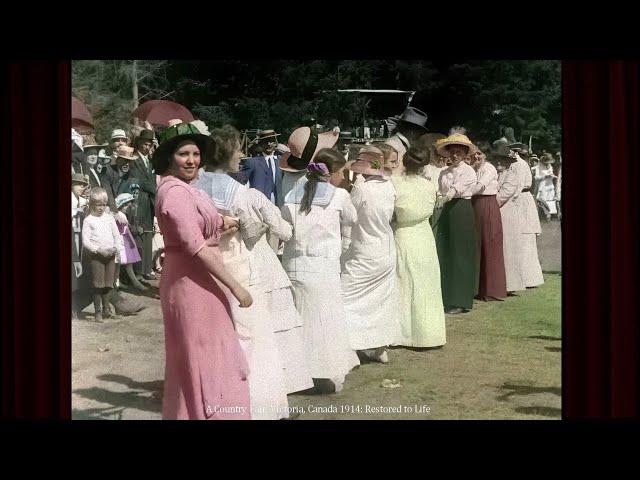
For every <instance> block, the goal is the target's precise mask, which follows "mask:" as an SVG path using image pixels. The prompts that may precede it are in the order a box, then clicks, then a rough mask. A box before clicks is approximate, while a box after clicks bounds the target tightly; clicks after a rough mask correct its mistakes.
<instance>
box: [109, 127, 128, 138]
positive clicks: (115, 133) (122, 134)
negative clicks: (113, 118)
mask: <svg viewBox="0 0 640 480" xmlns="http://www.w3.org/2000/svg"><path fill="white" fill-rule="evenodd" d="M116 138H127V134H126V133H125V131H124V130H122V129H121V128H116V129H115V130H114V131H113V132H111V140H115V139H116Z"/></svg>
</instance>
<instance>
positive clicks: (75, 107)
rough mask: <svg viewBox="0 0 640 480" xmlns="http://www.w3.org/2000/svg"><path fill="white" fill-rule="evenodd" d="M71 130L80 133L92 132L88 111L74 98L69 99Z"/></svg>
mask: <svg viewBox="0 0 640 480" xmlns="http://www.w3.org/2000/svg"><path fill="white" fill-rule="evenodd" d="M71 128H75V129H76V130H77V131H78V132H80V133H88V131H91V130H94V126H93V119H92V118H91V114H90V113H89V109H88V108H87V106H86V105H85V104H84V103H82V102H81V101H80V100H78V99H77V98H76V97H71Z"/></svg>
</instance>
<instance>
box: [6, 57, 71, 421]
mask: <svg viewBox="0 0 640 480" xmlns="http://www.w3.org/2000/svg"><path fill="white" fill-rule="evenodd" d="M3 70H4V71H3V75H2V82H3V87H4V88H2V93H3V96H2V106H1V108H2V115H3V117H4V118H3V120H4V121H3V122H2V125H3V128H2V129H1V130H0V132H1V134H0V135H2V139H1V141H0V148H2V155H1V158H2V169H3V175H2V189H1V191H2V196H1V198H2V206H1V208H2V236H1V238H0V242H2V247H3V248H2V257H1V258H2V265H1V267H2V268H0V274H1V276H2V289H1V295H2V328H1V330H0V335H1V337H0V342H1V343H0V358H1V359H2V365H1V369H0V375H1V383H0V401H1V404H0V416H2V417H3V418H70V412H71V400H70V390H71V382H70V377H71V361H70V359H71V320H70V314H69V312H70V308H71V306H70V296H71V286H70V278H69V271H70V261H71V259H70V256H71V252H70V249H71V246H70V243H69V234H68V230H69V229H68V228H62V227H63V226H66V225H67V223H68V220H69V214H70V210H69V208H70V203H69V194H70V190H71V178H70V170H69V155H70V152H71V131H70V117H71V62H70V61H67V60H64V61H24V62H13V63H7V64H3Z"/></svg>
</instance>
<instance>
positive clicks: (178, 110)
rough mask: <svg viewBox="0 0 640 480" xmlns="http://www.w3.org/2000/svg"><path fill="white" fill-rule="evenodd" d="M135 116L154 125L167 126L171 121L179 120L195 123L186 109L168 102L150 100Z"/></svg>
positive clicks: (138, 109) (134, 113)
mask: <svg viewBox="0 0 640 480" xmlns="http://www.w3.org/2000/svg"><path fill="white" fill-rule="evenodd" d="M133 116H134V117H137V118H139V119H140V120H143V121H147V122H149V123H150V124H152V125H163V126H165V127H166V126H167V125H168V122H169V120H172V119H174V118H179V119H180V120H182V121H183V122H187V123H188V122H193V120H194V118H193V115H192V114H191V112H190V111H189V110H187V108H186V107H183V106H182V105H180V104H179V103H175V102H170V101H168V100H149V101H148V102H144V103H143V104H142V105H140V106H139V107H138V108H136V109H135V110H134V112H133Z"/></svg>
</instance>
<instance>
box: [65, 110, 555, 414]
mask: <svg viewBox="0 0 640 480" xmlns="http://www.w3.org/2000/svg"><path fill="white" fill-rule="evenodd" d="M426 122H427V115H426V114H425V113H424V112H421V111H420V110H418V109H415V108H413V107H408V108H407V109H406V111H405V112H404V113H403V114H402V115H401V116H399V117H397V118H396V128H395V130H394V131H392V132H391V136H390V137H389V138H388V139H387V140H386V141H384V143H374V144H371V145H364V146H362V147H361V148H359V149H358V150H357V151H356V152H355V153H354V154H353V156H354V158H349V157H350V156H352V155H351V154H350V152H352V150H349V149H345V148H344V146H343V145H341V144H340V135H339V132H338V131H330V132H325V133H317V132H315V131H313V130H312V129H311V128H309V127H300V128H297V129H296V130H294V131H293V133H291V135H290V137H289V138H288V141H287V142H286V144H282V143H279V142H278V134H277V133H276V132H275V131H273V130H263V131H261V133H260V135H259V138H258V141H257V147H258V152H259V153H258V154H257V155H255V156H253V157H251V158H243V152H242V150H241V135H240V133H239V132H238V130H237V129H235V128H234V127H232V126H229V125H225V126H223V127H221V128H217V129H213V130H212V131H210V132H209V130H208V129H207V128H206V126H204V125H203V124H202V122H192V123H186V122H182V121H180V120H172V121H170V122H168V126H165V128H163V130H162V131H161V132H154V130H153V128H152V127H151V125H146V127H147V128H144V129H140V130H139V131H138V132H137V134H136V135H135V136H134V138H132V139H129V138H128V137H127V135H126V134H125V131H124V130H123V129H120V128H117V129H115V130H113V133H112V135H111V142H110V144H102V145H100V144H97V143H96V142H95V139H93V138H92V137H91V136H89V135H86V134H85V135H81V134H78V133H77V132H75V131H72V139H73V141H74V144H73V151H72V216H73V221H72V242H73V252H74V256H73V265H72V279H73V282H74V291H79V290H80V287H79V285H80V283H81V282H80V280H81V279H82V278H85V282H84V284H85V290H87V291H89V292H90V294H91V295H90V298H91V299H92V301H93V305H94V309H95V316H94V320H95V321H98V322H101V321H104V318H108V317H110V316H112V315H114V314H116V313H117V312H113V311H112V310H111V307H110V306H111V304H113V305H114V306H115V305H116V304H117V295H118V288H119V285H120V281H122V282H126V283H128V284H129V285H130V286H131V288H134V289H140V290H144V289H147V288H148V286H147V285H148V284H145V283H146V282H148V281H150V280H153V279H154V277H155V275H154V273H153V265H154V262H153V258H152V244H151V242H152V238H153V235H154V233H155V232H157V231H160V232H161V234H162V238H163V242H164V254H163V258H164V260H163V263H162V273H161V275H160V283H159V299H160V303H161V306H162V313H163V319H164V327H165V362H166V366H165V379H164V397H163V418H165V419H281V418H287V417H288V416H289V409H288V399H287V395H289V394H291V393H294V392H301V391H307V390H308V391H310V392H316V393H333V392H339V391H341V390H342V388H343V385H344V382H345V377H346V375H347V374H348V373H349V372H350V371H351V370H352V369H353V368H355V367H357V366H358V365H360V363H361V362H367V361H374V362H381V363H388V362H389V356H388V349H389V347H393V346H396V347H403V346H404V347H413V348H425V349H430V348H441V347H442V346H443V345H445V343H446V324H445V314H452V315H457V314H464V313H466V312H469V311H470V310H471V309H472V308H473V303H474V300H480V301H505V300H506V299H507V297H509V296H517V295H518V294H517V292H518V291H522V290H525V289H526V288H534V287H537V286H539V285H541V284H542V283H543V282H544V279H543V276H542V269H541V267H540V262H539V259H538V252H537V245H536V241H537V235H539V234H540V233H541V226H540V220H539V215H538V206H539V205H540V204H541V203H542V204H544V205H545V206H546V208H547V209H548V210H543V212H545V215H546V212H548V213H549V215H550V214H554V213H555V214H559V209H557V208H556V205H557V204H556V203H555V202H556V201H557V200H559V190H560V189H559V180H560V179H559V178H558V177H560V174H558V175H557V176H556V175H555V173H554V172H553V169H552V168H551V167H550V165H552V164H553V158H552V157H551V156H550V155H549V154H546V153H545V154H544V155H542V158H541V160H540V163H538V164H536V165H535V166H534V167H533V168H532V165H531V164H530V163H529V162H530V161H531V160H532V158H533V159H534V160H535V158H536V157H535V156H533V155H530V152H529V151H528V148H527V146H526V145H524V144H522V143H519V142H515V141H513V140H512V139H511V138H509V135H506V136H505V137H503V138H500V139H498V140H496V141H495V142H493V143H492V144H490V143H488V142H483V141H479V140H478V141H476V142H475V143H474V142H472V141H471V140H470V139H469V137H468V136H467V135H466V131H465V130H464V129H462V128H460V127H455V128H453V129H452V130H451V131H450V132H449V135H448V136H445V135H437V134H431V133H427V129H426ZM129 144H131V145H129ZM556 181H557V182H556ZM536 182H537V183H536ZM556 184H557V186H558V188H557V189H555V185H556ZM552 189H553V190H552ZM556 190H557V191H556ZM532 191H533V194H534V195H535V199H534V195H532ZM536 200H537V201H538V204H536ZM552 204H553V205H552ZM552 206H553V208H552ZM547 218H548V217H547ZM122 267H124V268H122ZM76 296H77V295H76ZM114 298H116V299H115V300H114ZM74 305H75V309H74V312H75V313H74V315H77V312H78V311H79V310H81V309H82V308H83V305H82V304H80V303H79V302H78V301H76V302H75V303H74ZM85 306H86V303H85ZM116 310H117V308H116Z"/></svg>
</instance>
